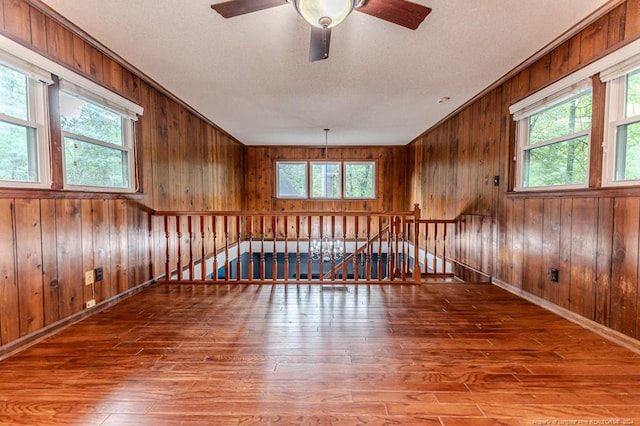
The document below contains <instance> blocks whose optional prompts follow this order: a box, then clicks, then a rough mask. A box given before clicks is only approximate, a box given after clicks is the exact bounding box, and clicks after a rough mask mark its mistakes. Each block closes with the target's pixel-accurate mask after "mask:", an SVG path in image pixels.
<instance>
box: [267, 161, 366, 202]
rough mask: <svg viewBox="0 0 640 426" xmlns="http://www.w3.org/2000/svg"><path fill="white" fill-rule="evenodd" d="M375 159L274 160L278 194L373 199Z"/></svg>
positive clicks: (290, 196)
mask: <svg viewBox="0 0 640 426" xmlns="http://www.w3.org/2000/svg"><path fill="white" fill-rule="evenodd" d="M375 182H376V162H375V161H343V160H338V161H336V160H330V161H311V160H298V161H276V196H277V198H313V199H327V200H335V199H345V200H349V199H374V198H376V184H375Z"/></svg>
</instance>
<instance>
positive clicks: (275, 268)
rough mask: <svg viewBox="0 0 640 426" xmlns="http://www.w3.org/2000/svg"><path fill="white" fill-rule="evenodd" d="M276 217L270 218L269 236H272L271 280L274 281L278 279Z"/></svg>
mask: <svg viewBox="0 0 640 426" xmlns="http://www.w3.org/2000/svg"><path fill="white" fill-rule="evenodd" d="M276 219H277V217H276V216H275V215H274V216H271V234H272V236H273V251H272V254H271V280H272V281H276V280H277V279H278V251H277V250H276V239H277V235H278V230H277V227H276V226H277V220H276Z"/></svg>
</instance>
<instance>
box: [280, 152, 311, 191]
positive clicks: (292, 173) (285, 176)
mask: <svg viewBox="0 0 640 426" xmlns="http://www.w3.org/2000/svg"><path fill="white" fill-rule="evenodd" d="M276 169H277V173H276V186H277V187H278V198H307V163H306V161H305V162H300V161H291V162H289V161H286V162H285V161H280V162H277V163H276Z"/></svg>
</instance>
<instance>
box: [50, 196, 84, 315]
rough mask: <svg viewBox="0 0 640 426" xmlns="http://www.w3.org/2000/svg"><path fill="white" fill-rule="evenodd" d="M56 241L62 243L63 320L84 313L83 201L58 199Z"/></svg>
mask: <svg viewBox="0 0 640 426" xmlns="http://www.w3.org/2000/svg"><path fill="white" fill-rule="evenodd" d="M56 238H57V241H58V245H57V254H58V259H57V263H58V285H59V286H60V317H61V318H66V317H68V316H70V315H72V314H74V313H76V312H79V311H80V310H82V307H83V306H82V304H83V286H84V280H83V272H82V262H81V261H80V259H82V258H83V253H84V252H83V247H82V213H81V204H80V201H79V200H73V199H62V200H56Z"/></svg>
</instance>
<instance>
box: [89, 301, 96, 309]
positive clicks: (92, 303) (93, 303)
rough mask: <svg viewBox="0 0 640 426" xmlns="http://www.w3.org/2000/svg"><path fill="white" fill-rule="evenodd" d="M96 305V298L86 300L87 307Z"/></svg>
mask: <svg viewBox="0 0 640 426" xmlns="http://www.w3.org/2000/svg"><path fill="white" fill-rule="evenodd" d="M94 306H96V299H91V300H87V309H89V308H93V307H94Z"/></svg>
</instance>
